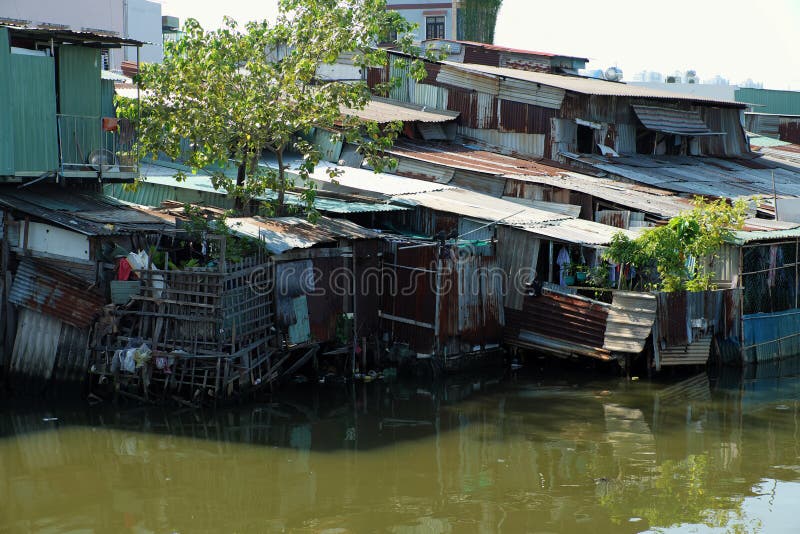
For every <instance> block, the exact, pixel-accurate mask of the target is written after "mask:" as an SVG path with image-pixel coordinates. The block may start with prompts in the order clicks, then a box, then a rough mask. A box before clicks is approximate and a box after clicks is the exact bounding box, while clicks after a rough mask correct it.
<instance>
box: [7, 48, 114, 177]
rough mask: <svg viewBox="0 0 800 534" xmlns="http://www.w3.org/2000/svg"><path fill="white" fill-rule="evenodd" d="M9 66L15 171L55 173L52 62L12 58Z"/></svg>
mask: <svg viewBox="0 0 800 534" xmlns="http://www.w3.org/2000/svg"><path fill="white" fill-rule="evenodd" d="M10 66H11V77H10V79H11V91H10V96H11V98H10V106H11V109H12V118H11V120H12V124H13V146H14V149H13V150H14V169H15V171H16V172H36V173H44V172H47V171H54V170H57V169H58V138H57V135H56V131H57V126H56V81H55V63H54V61H53V58H51V57H42V56H27V55H19V54H11V55H10ZM98 76H99V75H98Z"/></svg>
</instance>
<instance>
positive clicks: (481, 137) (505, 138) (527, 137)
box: [458, 126, 546, 158]
mask: <svg viewBox="0 0 800 534" xmlns="http://www.w3.org/2000/svg"><path fill="white" fill-rule="evenodd" d="M458 133H459V135H461V136H462V137H465V138H467V139H471V140H473V141H478V142H479V143H481V144H483V145H486V146H488V147H490V148H493V149H495V150H497V151H498V152H500V153H503V154H509V155H516V154H520V155H525V156H533V157H538V158H541V157H543V156H544V146H545V137H546V136H545V135H544V134H521V133H506V132H500V131H497V130H480V129H477V128H469V127H466V126H459V127H458Z"/></svg>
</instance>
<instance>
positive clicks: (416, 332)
mask: <svg viewBox="0 0 800 534" xmlns="http://www.w3.org/2000/svg"><path fill="white" fill-rule="evenodd" d="M404 246H410V245H409V244H406V243H402V242H393V243H388V244H387V250H386V252H385V253H384V254H385V255H384V260H385V262H386V263H385V265H386V268H387V276H382V280H383V300H382V304H381V315H382V317H383V319H382V324H383V330H384V331H385V332H388V333H389V334H390V337H391V339H392V340H393V341H394V342H396V343H401V344H407V345H408V347H409V349H410V350H412V351H413V352H416V353H418V354H428V355H430V354H433V353H434V351H435V348H436V343H435V341H436V336H435V329H433V328H432V326H433V325H435V321H436V314H437V309H436V295H435V294H434V287H435V274H434V273H435V269H436V247H435V246H426V247H419V248H413V249H404V248H403V247H404ZM421 325H430V326H431V327H426V326H421Z"/></svg>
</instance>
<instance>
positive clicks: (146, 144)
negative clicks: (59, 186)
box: [128, 0, 424, 215]
mask: <svg viewBox="0 0 800 534" xmlns="http://www.w3.org/2000/svg"><path fill="white" fill-rule="evenodd" d="M279 7H280V13H279V16H278V19H277V21H276V22H275V23H269V22H267V21H263V22H249V23H247V24H246V25H245V26H244V28H243V29H240V28H239V27H238V26H237V24H236V22H235V21H233V20H232V19H230V18H226V19H225V24H224V27H222V28H221V29H219V30H216V31H206V30H204V29H203V28H202V27H201V26H200V24H199V23H198V22H197V21H196V20H193V19H189V20H187V21H186V23H185V25H184V28H183V36H182V38H181V39H180V40H178V41H176V42H167V43H165V45H164V61H163V62H162V63H160V64H146V65H143V66H142V68H141V71H140V73H139V75H138V76H137V79H136V82H137V83H138V84H139V87H140V89H141V94H142V95H143V96H142V102H141V114H140V117H141V119H140V122H139V124H138V128H139V142H140V154H142V155H143V156H153V157H154V156H158V155H159V154H161V153H163V154H166V156H168V157H169V158H172V159H175V160H180V161H182V162H183V163H185V164H186V165H188V166H189V167H190V168H191V169H192V171H195V172H196V171H197V170H200V169H204V170H205V171H210V172H211V173H212V180H213V183H214V186H215V187H216V188H224V189H225V190H227V191H228V192H229V194H233V195H235V196H236V198H237V204H238V205H239V206H240V207H241V206H244V205H245V203H244V200H246V199H251V198H253V197H254V196H255V195H259V194H262V193H263V192H264V191H265V190H272V191H274V192H275V193H276V197H277V198H276V200H275V201H274V203H273V208H274V213H275V214H278V215H282V214H285V213H286V206H285V202H284V200H285V192H286V190H287V189H290V188H292V187H294V186H295V184H294V178H293V177H292V176H291V175H290V174H289V173H287V169H288V167H289V165H288V163H287V161H286V157H287V154H288V153H289V152H290V151H293V152H297V153H299V154H300V155H301V156H302V158H303V163H302V165H300V168H299V169H297V173H298V174H299V176H300V179H301V181H302V183H299V184H297V185H298V186H299V187H300V188H301V189H302V191H303V194H304V199H305V203H306V206H307V207H308V209H309V214H313V213H314V211H313V207H312V206H313V199H314V188H313V181H312V180H310V178H309V174H310V173H311V172H313V170H314V168H315V166H316V165H317V163H318V162H319V159H320V154H319V152H318V151H317V150H315V149H314V147H313V145H312V144H311V143H310V142H309V141H308V140H307V137H308V134H309V133H310V132H311V131H312V129H313V128H330V129H337V131H339V132H341V135H342V136H344V137H346V138H347V139H348V140H349V141H352V142H354V143H356V144H359V146H360V150H362V152H363V153H364V155H365V157H367V158H368V159H369V160H370V163H372V164H373V165H374V166H376V167H378V168H380V167H381V164H382V163H385V161H386V160H387V159H388V158H385V157H384V156H383V152H382V149H383V148H385V147H386V146H387V145H391V143H392V141H393V139H394V138H395V137H396V135H397V132H398V131H399V129H400V128H399V125H391V126H390V127H383V128H379V127H378V126H377V125H375V124H371V125H368V127H367V128H364V125H363V124H360V123H359V122H358V121H357V120H356V119H353V118H347V117H342V115H341V113H340V108H341V107H342V106H346V107H348V108H352V109H361V108H363V107H364V106H365V105H366V104H367V103H368V102H369V99H370V92H369V88H368V87H367V85H366V82H343V81H322V80H320V79H319V78H318V77H317V75H316V74H317V69H318V66H319V65H320V64H321V63H327V64H332V63H334V62H336V61H337V59H338V58H340V56H342V55H343V54H351V55H352V58H353V62H354V64H355V65H357V66H359V67H361V68H367V67H370V66H379V65H384V64H385V63H386V61H387V54H386V51H385V50H383V49H380V48H376V47H375V46H374V43H376V42H377V41H378V38H379V36H381V35H385V34H386V32H387V30H391V31H392V34H393V35H394V34H395V32H396V35H399V36H401V37H399V38H398V40H397V41H396V42H395V45H396V46H397V47H399V48H400V49H401V50H404V51H407V52H409V53H413V52H414V50H413V49H412V48H411V41H410V37H407V36H406V35H408V31H409V30H411V29H413V27H412V26H411V25H410V24H409V23H408V22H406V21H405V19H403V18H402V17H401V16H400V15H399V14H398V13H396V12H394V11H388V10H386V0H347V1H341V0H280V2H279ZM404 36H406V37H404ZM413 70H414V72H415V73H418V75H419V76H422V75H423V74H424V67H423V66H422V65H421V63H420V62H414V69H413ZM134 111H135V110H134V109H133V108H132V107H129V108H128V113H129V115H132V114H134ZM265 151H267V152H269V153H271V154H273V155H274V158H275V160H276V161H277V168H267V167H265V166H264V165H259V164H258V161H259V158H260V157H261V155H262V153H263V152H265ZM232 168H233V169H235V171H236V178H235V180H234V179H233V178H232V177H231V176H230V175H232V174H233V173H232V172H227V173H226V170H227V171H231V169H232ZM177 178H178V179H182V178H185V176H183V175H182V174H181V173H178V175H177Z"/></svg>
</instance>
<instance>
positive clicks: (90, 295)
mask: <svg viewBox="0 0 800 534" xmlns="http://www.w3.org/2000/svg"><path fill="white" fill-rule="evenodd" d="M9 301H11V302H12V303H14V304H16V305H17V306H22V307H24V308H28V309H30V310H34V311H36V312H39V313H43V314H46V315H49V316H52V317H55V318H57V319H59V320H60V321H63V322H64V323H67V324H71V325H74V326H77V327H81V328H86V327H88V326H89V325H90V324H91V322H92V319H93V317H94V315H95V314H96V313H97V312H99V311H100V308H102V306H103V304H104V303H105V301H104V299H103V297H102V296H101V295H99V294H97V293H94V292H92V291H89V290H88V287H87V284H86V282H85V281H84V280H82V279H80V278H76V277H73V276H71V275H68V274H65V273H63V272H60V271H58V270H55V269H53V268H51V267H46V266H44V265H42V264H41V263H39V262H36V261H33V260H29V259H24V260H23V261H22V262H20V264H19V267H18V268H17V273H16V275H15V277H14V283H13V284H12V286H11V292H10V294H9Z"/></svg>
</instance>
